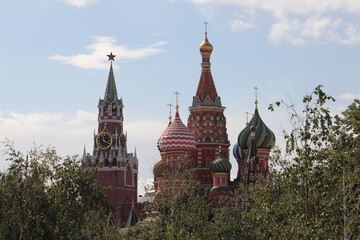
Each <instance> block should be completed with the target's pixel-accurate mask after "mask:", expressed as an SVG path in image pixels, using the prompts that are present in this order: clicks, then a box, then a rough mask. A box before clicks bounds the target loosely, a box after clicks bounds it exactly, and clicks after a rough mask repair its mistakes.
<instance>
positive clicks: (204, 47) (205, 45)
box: [199, 32, 214, 53]
mask: <svg viewBox="0 0 360 240" xmlns="http://www.w3.org/2000/svg"><path fill="white" fill-rule="evenodd" d="M199 49H200V52H210V53H211V52H212V51H213V49H214V48H213V45H211V43H210V42H209V40H208V39H207V32H206V33H205V39H204V41H203V42H202V43H201V44H200V47H199Z"/></svg>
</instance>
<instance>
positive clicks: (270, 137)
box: [237, 108, 275, 149]
mask: <svg viewBox="0 0 360 240" xmlns="http://www.w3.org/2000/svg"><path fill="white" fill-rule="evenodd" d="M252 127H255V129H256V132H255V141H256V147H257V148H263V149H271V148H272V147H273V146H274V145H275V134H274V133H273V132H272V131H271V130H270V129H269V128H268V127H267V126H266V124H265V123H264V122H263V120H262V119H261V117H260V115H259V111H258V109H257V108H256V109H255V113H254V115H253V117H252V119H251V120H250V122H249V123H248V124H247V125H246V127H245V128H244V129H243V130H242V131H241V132H240V133H239V136H238V141H237V143H238V145H239V146H240V148H242V149H248V148H249V146H250V144H251V138H250V133H251V128H252Z"/></svg>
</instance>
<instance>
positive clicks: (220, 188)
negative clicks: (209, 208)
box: [209, 146, 231, 206]
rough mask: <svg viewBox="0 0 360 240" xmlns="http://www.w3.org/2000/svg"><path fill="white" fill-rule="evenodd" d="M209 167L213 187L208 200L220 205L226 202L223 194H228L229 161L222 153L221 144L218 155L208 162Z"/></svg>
mask: <svg viewBox="0 0 360 240" xmlns="http://www.w3.org/2000/svg"><path fill="white" fill-rule="evenodd" d="M209 168H210V170H211V172H212V177H213V187H212V189H211V195H212V196H213V197H210V201H211V202H212V204H213V205H214V206H218V205H222V204H224V203H226V202H227V201H226V197H225V196H226V195H230V190H229V181H230V170H231V163H230V161H229V159H227V158H225V157H224V156H223V155H222V153H221V146H219V153H218V156H217V157H216V159H215V160H214V161H212V162H211V163H210V165H209ZM220 196H222V197H220ZM224 197H225V198H224ZM220 199H222V200H224V202H222V201H220V202H219V200H220Z"/></svg>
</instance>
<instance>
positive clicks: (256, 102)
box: [254, 86, 259, 107]
mask: <svg viewBox="0 0 360 240" xmlns="http://www.w3.org/2000/svg"><path fill="white" fill-rule="evenodd" d="M254 89H255V104H256V107H257V104H258V95H257V91H258V90H259V88H258V87H256V86H255V87H254Z"/></svg>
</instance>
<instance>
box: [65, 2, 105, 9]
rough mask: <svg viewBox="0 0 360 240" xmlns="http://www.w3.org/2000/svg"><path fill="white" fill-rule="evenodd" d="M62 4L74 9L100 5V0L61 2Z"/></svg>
mask: <svg viewBox="0 0 360 240" xmlns="http://www.w3.org/2000/svg"><path fill="white" fill-rule="evenodd" d="M61 1H62V2H64V3H66V4H69V5H71V6H74V7H78V8H80V7H86V6H89V5H95V4H97V3H99V0H61Z"/></svg>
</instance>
